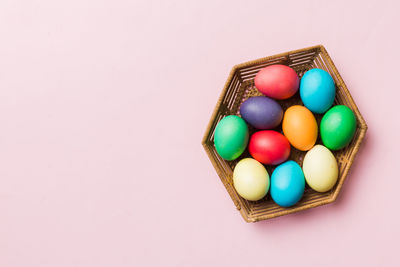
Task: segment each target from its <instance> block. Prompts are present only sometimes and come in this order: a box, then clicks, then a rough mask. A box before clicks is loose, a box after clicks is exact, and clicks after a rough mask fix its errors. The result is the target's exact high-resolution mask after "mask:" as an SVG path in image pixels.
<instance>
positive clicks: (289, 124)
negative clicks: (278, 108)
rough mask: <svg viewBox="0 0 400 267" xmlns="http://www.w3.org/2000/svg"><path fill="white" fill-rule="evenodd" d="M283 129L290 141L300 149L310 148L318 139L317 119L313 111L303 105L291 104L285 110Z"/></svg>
mask: <svg viewBox="0 0 400 267" xmlns="http://www.w3.org/2000/svg"><path fill="white" fill-rule="evenodd" d="M282 130H283V134H284V135H285V136H286V138H287V139H288V140H289V143H290V144H291V145H292V146H294V147H295V148H297V149H298V150H302V151H307V150H310V149H311V148H312V147H313V146H314V144H315V142H316V141H317V137H318V125H317V121H316V120H315V117H314V115H313V114H312V112H311V111H309V110H308V109H307V108H305V107H303V106H299V105H295V106H291V107H290V108H288V109H287V110H286V111H285V115H284V116H283V121H282Z"/></svg>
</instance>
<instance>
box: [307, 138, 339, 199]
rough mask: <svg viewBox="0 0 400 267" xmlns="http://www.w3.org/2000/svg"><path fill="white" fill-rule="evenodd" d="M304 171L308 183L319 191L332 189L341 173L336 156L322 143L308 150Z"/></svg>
mask: <svg viewBox="0 0 400 267" xmlns="http://www.w3.org/2000/svg"><path fill="white" fill-rule="evenodd" d="M303 172H304V177H305V179H306V182H307V184H308V185H309V186H310V187H311V188H312V189H314V190H315V191H318V192H327V191H329V190H331V189H332V187H333V186H334V185H335V184H336V182H337V179H338V173H339V171H338V165H337V162H336V158H335V156H334V155H333V154H332V152H331V151H330V150H329V149H328V148H326V147H324V146H322V145H316V146H314V147H313V148H312V149H311V150H309V151H308V152H307V154H306V155H305V157H304V160H303Z"/></svg>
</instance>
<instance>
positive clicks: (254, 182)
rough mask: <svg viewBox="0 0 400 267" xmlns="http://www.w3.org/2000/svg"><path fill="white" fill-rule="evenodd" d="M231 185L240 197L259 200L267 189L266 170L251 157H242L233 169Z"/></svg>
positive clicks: (267, 176) (267, 178)
mask: <svg viewBox="0 0 400 267" xmlns="http://www.w3.org/2000/svg"><path fill="white" fill-rule="evenodd" d="M233 186H234V187H235V189H236V192H238V194H239V195H240V196H241V197H242V198H244V199H247V200H251V201H257V200H260V199H262V198H263V197H265V195H266V194H267V192H268V189H269V175H268V172H267V170H266V169H265V168H264V166H263V165H262V164H261V163H259V162H258V161H256V160H254V159H252V158H245V159H242V160H241V161H239V162H238V164H236V166H235V169H234V170H233Z"/></svg>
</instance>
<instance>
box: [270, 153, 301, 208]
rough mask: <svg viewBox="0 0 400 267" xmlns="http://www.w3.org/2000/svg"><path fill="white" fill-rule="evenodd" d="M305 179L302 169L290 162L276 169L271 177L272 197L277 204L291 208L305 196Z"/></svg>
mask: <svg viewBox="0 0 400 267" xmlns="http://www.w3.org/2000/svg"><path fill="white" fill-rule="evenodd" d="M304 187H305V179H304V174H303V171H302V170H301V167H300V166H299V164H297V163H296V162H294V161H292V160H289V161H286V162H284V163H282V164H281V165H279V166H278V167H276V168H275V170H274V172H273V173H272V175H271V189H270V190H271V197H272V199H273V200H274V201H275V203H276V204H278V205H279V206H282V207H290V206H293V205H294V204H296V203H297V202H298V201H299V200H300V199H301V197H302V196H303V194H304Z"/></svg>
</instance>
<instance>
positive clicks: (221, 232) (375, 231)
mask: <svg viewBox="0 0 400 267" xmlns="http://www.w3.org/2000/svg"><path fill="white" fill-rule="evenodd" d="M399 8H400V6H399V4H397V3H396V1H348V0H346V1H329V2H325V3H323V1H319V0H315V1H291V2H288V1H287V2H286V1H255V2H250V1H247V2H246V1H183V0H182V1H161V0H159V1H145V0H143V1H128V0H119V1H111V0H109V1H101V0H73V1H72V0H70V1H53V0H42V1H40V0H30V1H28V0H26V1H21V0H2V1H1V2H0V36H1V42H0V123H1V128H0V266H2V267H17V266H18V267H36V266H37V267H64V266H68V267H70V266H71V267H75V266H77V267H80V266H82V267H91V266H94V267H102V266H107V267H109V266H113V267H120V266H251V267H254V266H346V265H347V266H350V265H351V266H378V265H379V266H395V265H397V264H398V263H399V260H398V257H399V256H398V249H399V248H398V244H399V241H400V240H399V239H400V230H399V229H400V228H399V224H400V215H399V200H400V193H399V188H400V179H399V178H400V175H399V157H398V154H397V151H398V149H399V148H400V147H399V141H398V136H399V131H400V126H399V122H400V119H399V113H398V108H399V103H398V98H399V97H400V93H399V83H398V80H399V65H398V64H399V61H400V56H399V47H400V38H399V26H400V16H399V14H398V11H399ZM315 44H323V45H325V47H326V48H327V50H328V52H329V53H330V55H331V56H332V58H333V60H334V62H335V63H336V66H337V68H338V69H339V71H340V73H341V74H342V76H343V78H344V80H345V82H346V83H347V85H348V87H349V89H350V91H351V93H352V95H353V97H354V99H355V101H356V103H357V105H358V106H359V108H360V111H361V113H362V114H363V116H364V117H365V119H366V121H367V123H368V125H369V131H368V133H367V137H366V140H365V142H364V144H363V146H362V147H361V150H360V151H359V152H360V153H359V155H358V156H357V158H356V161H355V164H354V165H353V167H352V169H351V172H350V174H349V177H348V180H347V181H346V183H345V185H344V188H343V191H342V193H341V194H340V196H339V199H338V201H337V202H335V203H334V204H331V205H328V206H324V207H320V208H316V209H312V210H308V211H305V212H301V213H298V214H294V215H290V216H285V217H281V218H278V219H274V220H270V221H265V222H260V223H256V224H247V223H245V222H244V221H243V219H242V218H241V216H240V214H239V212H238V211H237V210H236V209H235V208H234V205H233V203H232V201H231V200H230V198H229V196H228V194H227V193H226V191H225V189H224V187H223V185H222V183H221V182H220V180H219V178H218V176H217V175H216V172H215V171H214V169H213V167H212V165H211V164H210V162H209V160H208V158H207V156H206V154H205V152H204V151H203V149H202V147H201V144H200V142H201V138H202V135H203V133H204V130H205V128H206V126H207V122H208V120H209V118H210V116H211V112H212V109H213V108H214V105H215V103H216V100H217V98H218V96H219V94H220V91H221V89H222V87H223V85H224V82H225V80H226V78H227V76H228V73H229V71H230V69H231V67H232V66H233V65H234V64H237V63H240V62H243V61H247V60H252V59H256V58H259V57H264V56H268V55H272V54H275V53H279V52H285V51H288V50H292V49H297V48H303V47H307V46H311V45H315ZM397 266H398V265H397Z"/></svg>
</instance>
